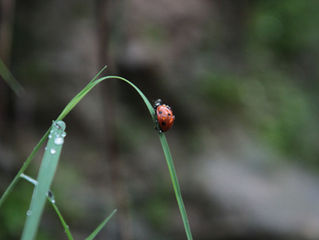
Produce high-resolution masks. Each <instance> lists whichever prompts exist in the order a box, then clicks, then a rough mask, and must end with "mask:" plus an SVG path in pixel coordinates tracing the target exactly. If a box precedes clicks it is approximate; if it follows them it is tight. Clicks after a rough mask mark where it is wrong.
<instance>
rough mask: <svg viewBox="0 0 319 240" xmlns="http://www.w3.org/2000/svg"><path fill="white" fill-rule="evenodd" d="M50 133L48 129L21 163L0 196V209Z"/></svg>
mask: <svg viewBox="0 0 319 240" xmlns="http://www.w3.org/2000/svg"><path fill="white" fill-rule="evenodd" d="M49 133H50V129H49V130H48V131H47V132H46V133H45V134H44V135H43V137H42V138H41V139H40V141H39V142H38V143H37V145H36V146H35V147H34V148H33V150H32V152H31V153H30V155H29V156H28V158H27V159H26V160H25V162H24V163H23V165H22V167H21V168H20V170H19V172H18V173H17V175H16V176H15V177H14V179H13V180H12V181H11V183H10V184H9V186H8V187H7V189H6V190H5V191H4V193H3V194H2V196H1V198H0V207H1V206H2V204H3V203H4V201H5V200H6V199H7V197H8V196H9V194H10V192H11V191H12V190H13V188H14V187H15V185H16V184H17V183H18V181H19V179H20V175H21V174H22V173H23V172H24V171H25V170H26V169H27V167H28V166H29V165H30V163H31V160H32V159H33V158H34V156H35V154H36V153H37V152H38V151H39V149H40V147H41V146H42V144H43V143H44V142H45V140H46V139H47V137H48V136H49Z"/></svg>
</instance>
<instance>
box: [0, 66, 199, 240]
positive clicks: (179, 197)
mask: <svg viewBox="0 0 319 240" xmlns="http://www.w3.org/2000/svg"><path fill="white" fill-rule="evenodd" d="M100 73H101V71H100V72H99V73H98V74H97V75H96V76H95V77H94V78H93V79H92V81H90V82H89V83H88V84H87V85H86V86H85V87H84V88H83V89H82V90H81V91H80V92H79V93H78V94H77V95H76V96H75V97H74V98H73V99H72V100H71V101H70V102H69V103H68V104H67V106H66V107H65V108H64V109H63V111H62V112H61V114H60V115H59V116H58V118H57V120H62V119H63V118H64V117H65V116H66V115H67V114H68V113H69V112H70V111H71V110H72V109H73V108H74V107H75V106H76V105H77V104H78V103H79V102H80V101H81V100H82V98H83V97H84V96H85V95H86V94H87V93H89V92H90V91H91V90H92V89H93V88H94V87H95V86H96V85H97V84H99V83H100V82H102V81H104V80H106V79H119V80H122V81H124V82H126V83H128V84H129V85H131V86H132V87H133V88H134V89H135V90H136V91H137V92H138V94H139V95H140V96H141V98H142V99H143V101H144V103H145V105H146V106H147V108H148V110H149V112H150V115H151V117H152V119H153V121H155V111H154V109H153V106H152V104H151V103H150V102H149V100H148V99H147V98H146V97H145V95H144V94H143V93H142V91H141V90H140V89H139V88H137V87H136V86H135V85H134V84H133V83H131V82H130V81H128V80H127V79H125V78H122V77H118V76H107V77H102V78H99V79H96V78H97V76H98V75H99V74H100ZM47 134H48V132H47V133H46V134H45V135H44V136H43V137H42V138H41V140H40V142H39V143H38V144H37V146H36V147H35V148H34V150H33V151H32V153H31V154H30V156H29V157H28V158H27V160H26V162H25V163H24V165H23V167H22V168H21V169H20V171H19V173H18V175H17V176H16V177H15V178H14V180H13V182H12V183H11V184H10V185H9V187H8V188H9V189H7V190H6V191H5V193H4V194H3V196H2V197H1V199H0V206H1V204H2V203H3V201H4V200H5V198H6V197H7V195H8V194H9V193H10V191H11V190H12V188H13V187H14V185H15V184H16V182H17V181H18V179H19V176H20V174H21V173H23V172H24V170H25V169H26V168H27V166H28V165H29V164H30V162H31V160H32V158H33V156H34V155H35V153H36V152H37V151H38V150H39V148H40V146H41V145H42V144H43V142H44V140H45V138H46V137H47ZM159 137H160V142H161V145H162V148H163V151H164V155H165V158H166V162H167V165H168V169H169V173H170V177H171V181H172V184H173V188H174V192H175V196H176V199H177V203H178V206H179V210H180V213H181V216H182V220H183V224H184V228H185V232H186V235H187V239H188V240H192V239H193V238H192V234H191V230H190V226H189V221H188V218H187V214H186V210H185V206H184V203H183V199H182V195H181V191H180V186H179V183H178V178H177V175H176V171H175V167H174V163H173V160H172V157H171V154H170V150H169V147H168V144H167V140H166V138H165V135H164V133H159Z"/></svg>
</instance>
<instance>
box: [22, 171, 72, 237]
mask: <svg viewBox="0 0 319 240" xmlns="http://www.w3.org/2000/svg"><path fill="white" fill-rule="evenodd" d="M20 177H21V178H23V179H25V180H27V181H28V182H30V183H32V184H33V185H35V186H36V185H37V184H38V181H37V180H35V179H33V178H32V177H30V176H28V175H25V174H23V173H22V174H21V176H20ZM47 199H48V200H49V202H50V203H51V205H52V207H53V209H54V210H55V212H56V214H57V215H58V217H59V219H60V222H61V224H62V227H63V228H64V231H65V233H66V236H67V237H68V240H74V238H73V236H72V234H71V231H70V228H69V226H68V225H67V223H66V222H65V220H64V218H63V216H62V214H61V212H60V210H59V208H58V206H57V205H56V204H55V199H54V195H53V193H52V192H51V190H49V191H48V193H47Z"/></svg>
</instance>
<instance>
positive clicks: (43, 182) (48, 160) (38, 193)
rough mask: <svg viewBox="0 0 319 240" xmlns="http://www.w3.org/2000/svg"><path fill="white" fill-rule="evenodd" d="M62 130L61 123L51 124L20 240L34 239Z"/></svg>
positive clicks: (54, 164) (52, 173)
mask: <svg viewBox="0 0 319 240" xmlns="http://www.w3.org/2000/svg"><path fill="white" fill-rule="evenodd" d="M64 130H65V123H64V122H63V121H54V122H53V123H52V127H51V131H50V135H49V141H48V144H47V147H46V150H45V152H44V155H43V159H42V162H41V166H40V170H39V175H38V179H37V181H38V184H37V185H36V186H35V187H34V190H33V195H32V199H31V204H30V208H29V210H28V211H27V219H26V223H25V225H24V229H23V233H22V238H21V239H22V240H32V239H34V238H35V235H36V232H37V229H38V226H39V223H40V219H41V215H42V212H43V209H44V205H45V200H46V196H47V193H48V191H49V189H50V186H51V183H52V180H53V177H54V174H55V171H56V168H57V165H58V161H59V157H60V154H61V150H62V145H63V142H64V137H65V135H66V134H65V132H64Z"/></svg>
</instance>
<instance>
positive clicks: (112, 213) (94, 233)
mask: <svg viewBox="0 0 319 240" xmlns="http://www.w3.org/2000/svg"><path fill="white" fill-rule="evenodd" d="M116 211H117V209H114V210H113V212H111V214H110V215H109V216H107V217H106V218H105V219H104V221H103V222H101V223H100V225H99V226H97V228H96V229H95V230H94V231H93V232H92V233H91V234H90V236H88V237H87V238H86V239H85V240H93V239H94V238H95V237H96V235H97V234H98V233H99V232H100V231H101V230H102V228H103V227H104V226H105V224H107V223H108V221H110V219H111V218H112V217H113V215H114V214H115V213H116Z"/></svg>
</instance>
